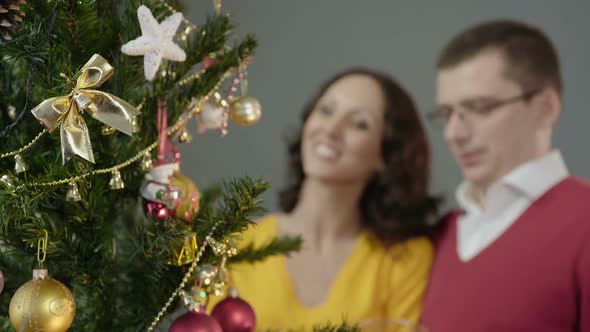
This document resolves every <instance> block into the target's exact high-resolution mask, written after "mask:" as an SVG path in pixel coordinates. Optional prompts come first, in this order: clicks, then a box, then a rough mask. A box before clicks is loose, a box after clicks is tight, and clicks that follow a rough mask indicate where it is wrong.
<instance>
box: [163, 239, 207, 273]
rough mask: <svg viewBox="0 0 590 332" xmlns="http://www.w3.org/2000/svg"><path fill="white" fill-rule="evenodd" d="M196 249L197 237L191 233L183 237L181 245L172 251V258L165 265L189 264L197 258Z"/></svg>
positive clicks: (197, 247)
mask: <svg viewBox="0 0 590 332" xmlns="http://www.w3.org/2000/svg"><path fill="white" fill-rule="evenodd" d="M198 249H199V246H198V245H197V235H196V234H195V233H191V234H189V235H187V236H185V238H184V241H183V242H182V244H180V245H179V246H177V247H176V248H173V249H172V257H171V258H170V259H169V260H168V261H167V262H166V263H167V264H170V265H176V266H182V265H185V264H190V263H192V262H193V261H194V260H195V258H196V257H197V251H198Z"/></svg>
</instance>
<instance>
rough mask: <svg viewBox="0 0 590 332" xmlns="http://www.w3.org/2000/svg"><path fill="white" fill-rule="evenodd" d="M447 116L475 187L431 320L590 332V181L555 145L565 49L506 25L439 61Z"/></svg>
mask: <svg viewBox="0 0 590 332" xmlns="http://www.w3.org/2000/svg"><path fill="white" fill-rule="evenodd" d="M437 69H438V78H437V104H438V107H437V110H436V112H434V113H433V114H432V116H433V118H436V119H437V120H439V121H441V123H442V125H443V127H444V138H445V140H446V142H447V143H448V145H449V147H450V150H451V152H452V154H453V155H454V157H455V159H456V161H457V163H458V165H459V167H460V168H461V170H462V171H463V175H464V181H463V183H462V184H461V185H460V186H459V188H458V189H457V192H456V196H457V200H458V203H459V205H460V207H461V208H462V211H461V212H457V213H452V214H450V215H449V217H448V218H446V220H445V223H444V224H443V227H442V228H443V229H442V230H441V232H440V233H439V234H438V235H437V237H436V245H437V256H436V260H435V262H434V265H433V269H432V276H431V283H430V286H429V289H428V292H427V296H426V299H425V304H424V312H423V317H422V322H423V324H424V325H425V326H426V327H427V328H429V329H430V331H432V332H457V331H469V332H472V331H474V332H475V331H478V332H479V331H534V332H545V331H547V332H549V331H551V332H558V331H564V332H565V331H568V332H570V331H584V332H590V184H589V183H588V182H586V181H584V180H581V179H579V178H576V177H573V176H570V175H569V174H568V170H567V168H566V165H565V163H564V161H563V159H562V157H561V154H560V153H559V151H557V150H554V148H553V146H552V136H553V130H554V127H555V125H556V123H557V120H558V117H559V115H560V113H561V107H562V103H561V99H562V88H561V87H562V83H561V77H560V70H559V63H558V56H557V52H556V51H555V49H554V47H553V45H552V44H551V41H550V40H549V38H548V37H547V36H546V35H545V34H544V33H543V32H542V31H540V30H539V29H538V28H535V27H532V26H530V25H527V24H525V23H521V22H516V21H509V20H496V21H491V22H485V23H482V24H479V25H477V26H474V27H471V28H469V29H467V30H466V31H464V32H462V33H461V34H459V35H457V36H456V37H455V38H454V39H452V40H451V41H450V42H449V44H448V45H447V46H446V48H445V49H444V50H443V52H442V54H441V55H440V57H439V60H438V64H437Z"/></svg>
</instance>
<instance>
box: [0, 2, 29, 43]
mask: <svg viewBox="0 0 590 332" xmlns="http://www.w3.org/2000/svg"><path fill="white" fill-rule="evenodd" d="M26 3H27V2H26V0H4V1H2V2H0V44H2V42H3V41H9V40H12V39H13V37H14V35H15V34H16V32H17V30H18V28H19V25H20V24H21V23H22V21H23V17H25V12H24V11H23V10H22V8H21V6H22V5H25V4H26Z"/></svg>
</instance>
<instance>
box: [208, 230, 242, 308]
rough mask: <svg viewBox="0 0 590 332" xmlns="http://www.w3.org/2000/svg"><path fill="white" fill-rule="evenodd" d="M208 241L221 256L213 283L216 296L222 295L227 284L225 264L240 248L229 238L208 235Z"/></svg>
mask: <svg viewBox="0 0 590 332" xmlns="http://www.w3.org/2000/svg"><path fill="white" fill-rule="evenodd" d="M206 241H207V242H208V243H209V245H210V247H211V249H212V250H213V254H215V256H217V257H220V258H221V263H220V264H219V266H218V267H217V269H216V276H215V280H214V283H213V293H214V294H215V295H216V296H221V295H223V291H224V288H225V286H226V284H227V278H226V273H225V264H226V262H227V259H228V258H231V257H233V256H235V255H237V254H238V249H237V247H236V245H235V244H234V243H233V242H232V241H231V240H230V239H229V238H225V239H223V240H221V241H217V240H215V239H213V237H211V236H208V237H207V238H206Z"/></svg>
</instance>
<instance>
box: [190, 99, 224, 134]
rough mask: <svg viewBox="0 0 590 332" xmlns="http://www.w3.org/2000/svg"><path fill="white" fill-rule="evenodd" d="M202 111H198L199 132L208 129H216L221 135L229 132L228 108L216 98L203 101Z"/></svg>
mask: <svg viewBox="0 0 590 332" xmlns="http://www.w3.org/2000/svg"><path fill="white" fill-rule="evenodd" d="M200 107H201V111H200V112H199V113H197V128H198V131H199V134H202V133H204V132H206V131H207V130H208V129H216V130H217V131H218V132H219V133H220V134H221V136H225V135H226V134H227V119H228V113H227V109H226V108H225V107H223V106H222V105H221V104H220V101H219V100H217V99H215V98H208V99H207V100H204V101H202V104H201V106H200Z"/></svg>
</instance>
